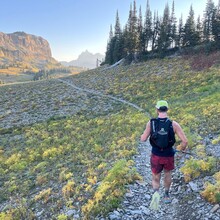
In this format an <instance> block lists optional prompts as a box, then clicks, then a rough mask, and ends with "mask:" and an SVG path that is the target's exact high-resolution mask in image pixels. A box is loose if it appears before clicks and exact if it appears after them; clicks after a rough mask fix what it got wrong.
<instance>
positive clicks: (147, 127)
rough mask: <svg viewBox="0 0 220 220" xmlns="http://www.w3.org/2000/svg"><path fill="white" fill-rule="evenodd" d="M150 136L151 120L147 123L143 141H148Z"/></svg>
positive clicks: (142, 137)
mask: <svg viewBox="0 0 220 220" xmlns="http://www.w3.org/2000/svg"><path fill="white" fill-rule="evenodd" d="M149 136H150V122H148V123H147V125H146V128H145V130H144V133H143V134H142V135H141V141H146V140H147V139H148V137H149Z"/></svg>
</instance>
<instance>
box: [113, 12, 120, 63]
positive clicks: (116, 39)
mask: <svg viewBox="0 0 220 220" xmlns="http://www.w3.org/2000/svg"><path fill="white" fill-rule="evenodd" d="M113 42H114V45H113V46H114V48H113V62H117V61H119V60H120V59H121V58H122V31H121V25H120V19H119V15H118V10H117V12H116V19H115V35H114V40H113Z"/></svg>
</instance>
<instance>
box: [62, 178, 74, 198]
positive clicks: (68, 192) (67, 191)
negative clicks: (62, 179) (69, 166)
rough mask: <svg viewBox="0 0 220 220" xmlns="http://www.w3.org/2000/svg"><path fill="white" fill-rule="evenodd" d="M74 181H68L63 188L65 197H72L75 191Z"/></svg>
mask: <svg viewBox="0 0 220 220" xmlns="http://www.w3.org/2000/svg"><path fill="white" fill-rule="evenodd" d="M74 186H75V182H74V181H68V182H67V184H66V185H65V186H64V187H63V188H62V193H63V196H64V197H65V198H70V197H71V196H72V195H73V193H74Z"/></svg>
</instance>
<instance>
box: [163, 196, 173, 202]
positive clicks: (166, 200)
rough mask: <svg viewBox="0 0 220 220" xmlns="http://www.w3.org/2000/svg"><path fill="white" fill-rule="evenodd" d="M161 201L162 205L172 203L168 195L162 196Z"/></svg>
mask: <svg viewBox="0 0 220 220" xmlns="http://www.w3.org/2000/svg"><path fill="white" fill-rule="evenodd" d="M163 201H164V203H166V204H169V203H171V202H172V199H171V198H170V196H169V195H164V198H163Z"/></svg>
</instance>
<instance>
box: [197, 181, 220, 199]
mask: <svg viewBox="0 0 220 220" xmlns="http://www.w3.org/2000/svg"><path fill="white" fill-rule="evenodd" d="M219 192H220V184H215V185H213V184H211V183H209V182H208V183H206V184H205V189H204V190H203V191H202V192H201V195H202V196H203V197H204V198H205V199H206V200H207V201H208V202H210V203H217V202H220V199H219V196H220V193H219Z"/></svg>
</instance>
